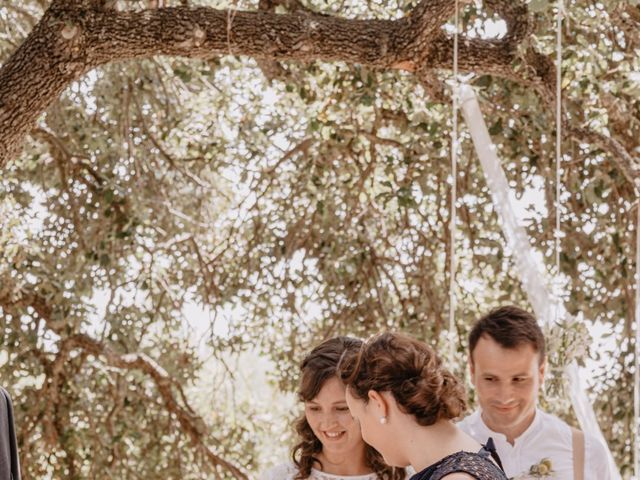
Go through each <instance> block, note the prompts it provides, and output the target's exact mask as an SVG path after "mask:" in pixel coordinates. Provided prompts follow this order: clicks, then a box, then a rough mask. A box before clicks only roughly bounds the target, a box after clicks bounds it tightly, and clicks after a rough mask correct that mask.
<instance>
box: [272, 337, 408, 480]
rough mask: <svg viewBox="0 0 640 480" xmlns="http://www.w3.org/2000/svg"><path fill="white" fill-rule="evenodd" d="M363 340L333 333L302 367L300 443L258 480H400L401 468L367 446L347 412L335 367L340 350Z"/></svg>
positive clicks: (349, 350) (350, 348)
mask: <svg viewBox="0 0 640 480" xmlns="http://www.w3.org/2000/svg"><path fill="white" fill-rule="evenodd" d="M361 345H362V341H361V340H358V339H355V338H351V337H336V338H332V339H329V340H326V341H324V342H323V343H321V344H320V345H318V346H317V347H315V348H314V349H313V350H312V351H311V352H310V353H309V354H308V355H307V356H306V358H305V359H304V360H303V362H302V365H301V371H302V372H301V373H302V376H301V379H300V387H299V389H298V396H299V398H300V400H301V401H302V402H304V413H303V414H302V416H301V417H300V418H299V419H298V421H297V422H296V426H295V427H296V432H297V433H298V435H299V437H300V441H299V443H298V444H297V445H296V446H295V447H294V449H293V462H292V463H287V464H283V465H280V466H278V467H275V468H273V469H271V470H269V471H268V472H267V473H266V474H265V475H263V476H262V477H261V480H283V479H286V480H304V479H314V480H329V479H331V480H339V479H345V480H346V479H348V480H377V479H380V480H400V479H403V478H405V473H404V469H401V468H391V467H389V466H387V465H386V464H385V463H384V462H383V461H382V458H381V457H380V454H379V453H378V452H376V451H375V450H374V449H373V448H371V447H370V446H368V445H366V444H365V443H364V441H363V440H362V436H361V434H360V426H359V425H358V423H357V422H355V421H354V419H353V417H352V416H351V414H350V413H349V408H348V406H347V402H346V398H345V387H344V385H343V384H342V382H341V381H340V380H339V378H338V377H337V373H336V371H337V366H338V363H339V361H340V359H341V358H342V357H343V355H344V354H345V353H356V352H357V351H358V350H359V349H360V347H361Z"/></svg>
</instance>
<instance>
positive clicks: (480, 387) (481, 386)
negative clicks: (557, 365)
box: [470, 335, 544, 442]
mask: <svg viewBox="0 0 640 480" xmlns="http://www.w3.org/2000/svg"><path fill="white" fill-rule="evenodd" d="M470 369H471V381H472V382H473V384H474V386H475V387H476V392H477V393H478V402H479V403H480V407H481V408H482V419H483V420H484V422H485V424H486V425H487V426H488V427H489V428H490V429H491V430H493V431H495V432H500V433H503V434H505V435H506V436H507V439H508V440H509V441H511V442H512V441H513V440H514V439H515V438H517V437H518V436H520V435H521V434H522V433H523V432H524V431H525V430H526V429H527V428H528V427H529V425H531V422H533V418H534V416H535V408H536V404H537V402H538V391H539V390H540V385H541V384H542V382H543V378H544V362H542V363H540V355H539V353H538V352H536V351H535V350H534V349H533V346H532V345H530V344H524V345H520V346H518V347H516V348H504V347H502V346H500V345H499V344H498V343H497V342H496V341H495V340H493V339H492V338H491V337H489V336H487V335H483V336H482V337H480V340H479V341H478V343H477V345H476V348H475V349H474V350H473V352H472V353H471V361H470Z"/></svg>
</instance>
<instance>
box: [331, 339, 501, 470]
mask: <svg viewBox="0 0 640 480" xmlns="http://www.w3.org/2000/svg"><path fill="white" fill-rule="evenodd" d="M338 370H339V375H340V377H341V379H342V380H343V381H344V383H345V385H346V386H347V395H346V398H347V404H348V405H349V410H350V411H351V413H352V414H353V416H354V418H355V419H356V420H357V421H358V422H359V423H360V428H361V431H362V438H363V439H364V441H365V442H367V443H368V444H369V445H372V446H373V447H374V448H375V449H376V450H378V451H379V452H380V453H381V454H382V456H383V458H384V460H385V462H387V463H388V464H389V465H397V466H406V465H411V466H412V467H413V468H414V469H415V471H416V472H418V473H416V474H415V475H414V476H413V477H411V480H440V479H447V480H468V479H474V478H475V479H478V480H505V479H506V478H507V477H506V476H505V475H504V472H503V471H502V469H501V468H500V467H499V463H500V460H499V459H498V458H497V455H495V449H493V448H491V445H492V443H493V442H492V441H491V439H490V441H489V442H488V443H489V444H490V445H488V447H484V446H482V445H480V444H479V443H477V442H476V441H475V440H473V439H472V438H471V437H469V436H468V435H467V434H466V433H464V432H463V431H462V430H460V429H459V428H458V427H456V425H455V424H454V423H453V421H452V420H453V419H455V418H457V417H459V416H460V415H461V414H462V413H463V412H464V410H465V408H466V405H465V392H464V388H463V386H462V384H461V383H460V381H459V380H458V379H457V378H455V377H454V376H453V375H452V374H451V373H449V372H448V371H447V370H446V369H445V368H444V367H443V366H442V362H441V360H440V359H439V358H438V356H437V355H436V353H435V352H434V351H433V350H432V349H431V348H430V347H429V346H428V345H426V344H425V343H423V342H420V341H418V340H415V339H413V338H411V337H408V336H406V335H402V334H397V333H382V334H379V335H376V336H374V337H372V338H371V339H370V340H368V341H367V342H366V343H365V344H364V345H363V346H362V348H361V349H360V351H359V352H356V353H352V354H349V355H348V356H347V355H345V357H343V360H342V361H341V362H340V365H339V369H338ZM494 455H495V456H494ZM490 456H494V458H495V459H496V461H497V464H496V463H494V461H492V459H491V458H490Z"/></svg>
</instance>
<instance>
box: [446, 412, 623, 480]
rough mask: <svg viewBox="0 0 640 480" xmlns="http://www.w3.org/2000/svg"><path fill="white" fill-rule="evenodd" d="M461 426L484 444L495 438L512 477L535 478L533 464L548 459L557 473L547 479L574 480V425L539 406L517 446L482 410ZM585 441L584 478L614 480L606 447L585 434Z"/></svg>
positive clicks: (503, 463)
mask: <svg viewBox="0 0 640 480" xmlns="http://www.w3.org/2000/svg"><path fill="white" fill-rule="evenodd" d="M458 426H459V427H460V428H461V429H462V430H464V431H465V432H466V433H467V434H469V435H470V436H472V437H473V438H474V439H475V440H476V441H477V442H480V443H482V444H485V443H487V439H488V438H489V437H491V438H493V441H494V443H495V445H496V450H497V451H498V455H500V460H502V466H503V467H504V471H505V473H506V474H507V477H509V478H522V479H524V478H533V477H530V476H529V475H528V474H529V470H530V469H531V467H532V466H534V465H538V464H539V463H540V462H541V461H542V460H543V459H545V458H548V459H550V460H551V469H552V471H553V473H551V474H550V475H549V476H548V477H545V478H551V479H555V480H574V478H573V443H572V431H571V427H569V425H567V424H566V423H565V422H563V421H562V420H560V419H559V418H558V417H556V416H555V415H551V414H549V413H546V412H543V411H542V410H540V409H537V410H536V413H535V417H534V419H533V423H531V425H530V426H529V428H527V430H525V431H524V433H523V434H522V435H520V436H519V437H518V438H516V439H515V441H514V442H513V445H511V444H510V443H509V442H508V441H507V437H506V436H505V435H503V434H502V433H498V432H494V431H493V430H491V429H490V428H489V427H487V426H486V425H485V423H484V421H483V420H482V416H481V412H480V411H479V410H477V411H475V412H474V413H472V414H471V415H469V416H468V417H466V418H465V419H464V420H462V421H461V422H460V423H458ZM584 440H585V441H584V443H585V454H584V459H585V465H584V480H610V479H612V478H613V477H612V476H611V474H610V472H609V463H608V456H607V451H606V449H605V447H604V446H603V445H602V444H601V443H600V442H599V441H598V440H597V439H595V438H593V437H591V436H589V435H585V438H584Z"/></svg>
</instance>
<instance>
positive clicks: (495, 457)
mask: <svg viewBox="0 0 640 480" xmlns="http://www.w3.org/2000/svg"><path fill="white" fill-rule="evenodd" d="M483 448H484V449H485V450H486V451H487V452H489V454H490V455H491V458H493V460H494V461H495V462H496V463H497V464H498V466H499V467H500V470H502V471H503V472H504V467H503V466H502V461H501V460H500V456H499V455H498V452H497V450H496V444H495V443H493V438H491V437H489V438H488V439H487V444H486V445H483Z"/></svg>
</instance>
